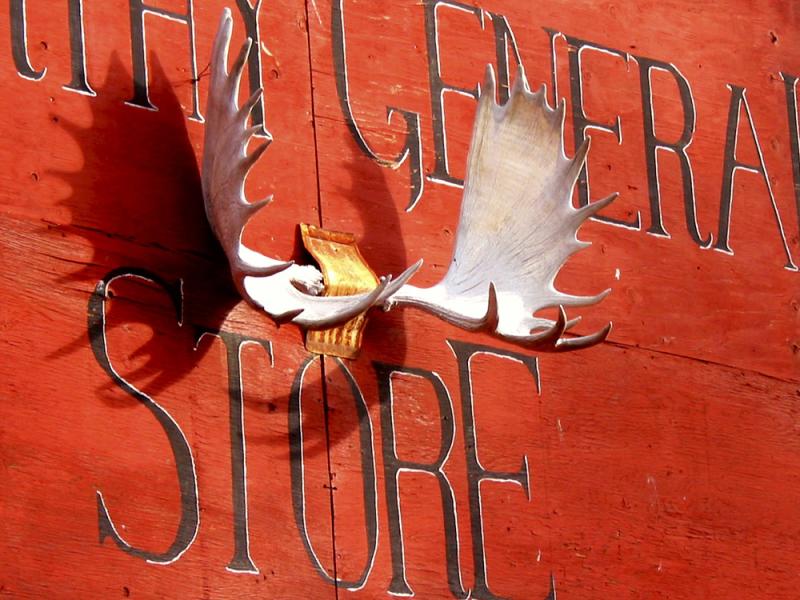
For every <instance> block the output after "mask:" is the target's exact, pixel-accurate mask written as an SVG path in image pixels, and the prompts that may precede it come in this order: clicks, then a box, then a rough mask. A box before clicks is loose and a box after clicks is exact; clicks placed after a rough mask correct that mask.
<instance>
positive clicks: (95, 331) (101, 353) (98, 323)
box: [88, 268, 200, 565]
mask: <svg viewBox="0 0 800 600" xmlns="http://www.w3.org/2000/svg"><path fill="white" fill-rule="evenodd" d="M124 277H133V278H137V279H141V280H144V281H147V282H150V283H154V284H156V285H158V286H159V287H161V288H162V289H163V290H164V291H165V292H167V293H168V294H169V297H170V299H171V300H172V302H173V305H174V307H175V312H176V313H177V317H178V323H179V324H180V323H181V322H182V320H183V297H182V292H181V287H180V285H178V286H171V285H170V284H168V283H167V282H165V281H164V280H163V279H161V278H160V277H158V276H157V275H154V274H152V273H149V272H147V271H140V270H137V269H126V268H122V269H116V270H114V271H111V272H110V273H109V274H108V275H106V276H105V277H104V278H103V279H102V280H101V281H99V282H98V283H97V286H96V287H95V290H94V293H93V294H92V295H91V297H90V298H89V310H88V321H89V322H88V325H89V341H90V343H91V346H92V352H93V353H94V357H95V360H97V362H98V364H99V365H100V366H101V367H102V368H103V370H104V371H105V372H106V373H107V374H108V375H109V377H111V379H113V380H114V383H116V384H117V385H118V386H119V387H120V389H122V390H123V391H125V392H126V393H127V394H130V395H131V396H133V397H134V398H135V399H136V400H138V401H139V402H141V403H142V405H143V406H144V407H145V408H147V409H148V410H149V411H150V412H151V413H152V414H153V416H154V417H155V418H156V420H157V421H158V423H159V425H161V427H162V428H163V429H164V433H165V434H166V436H167V439H168V440H169V444H170V447H171V448H172V454H173V456H174V458H175V468H176V469H177V472H178V485H179V486H180V494H181V518H180V522H179V523H178V531H177V532H176V533H175V539H174V540H173V542H172V544H170V546H169V548H167V549H166V550H165V551H164V552H160V553H159V552H151V551H149V550H142V549H140V548H134V547H133V546H131V545H130V544H128V543H127V542H126V541H125V540H124V539H122V536H120V535H119V533H118V532H117V529H116V527H114V523H113V522H112V521H111V517H110V516H109V514H108V509H107V508H106V503H105V501H104V500H103V494H102V493H101V492H100V491H99V490H98V491H97V516H98V520H99V528H100V543H101V544H102V543H103V541H105V539H106V538H107V537H110V538H111V539H113V540H114V542H115V543H116V544H117V546H118V547H119V548H120V549H121V550H122V551H123V552H127V553H128V554H130V555H132V556H136V557H137V558H142V559H144V560H146V561H147V562H150V563H155V564H161V565H166V564H169V563H172V562H174V561H176V560H178V559H179V558H180V557H181V555H182V554H183V553H184V552H186V550H188V549H189V546H191V545H192V542H194V539H195V536H197V530H198V529H199V527H200V507H199V504H198V497H197V472H196V470H195V466H194V457H193V456H192V449H191V448H190V446H189V442H188V440H187V439H186V436H185V435H184V433H183V431H181V428H180V426H179V425H178V423H177V422H176V421H175V419H173V418H172V416H171V415H170V414H169V413H168V412H167V411H166V410H165V409H164V408H162V407H161V406H160V405H159V404H158V403H156V402H155V401H154V400H153V399H152V398H151V397H150V396H148V395H147V394H145V393H144V392H142V391H140V390H138V389H137V388H136V387H134V386H133V385H132V384H130V383H128V382H127V381H126V380H125V379H123V378H122V376H120V375H119V373H117V372H116V370H115V369H114V366H113V365H112V364H111V359H110V358H109V356H108V346H107V344H106V300H107V299H108V297H109V296H108V288H109V286H110V285H111V284H112V283H113V282H114V280H116V279H121V278H124Z"/></svg>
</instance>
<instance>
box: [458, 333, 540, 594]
mask: <svg viewBox="0 0 800 600" xmlns="http://www.w3.org/2000/svg"><path fill="white" fill-rule="evenodd" d="M447 343H448V344H449V345H450V347H451V348H452V349H453V352H454V353H455V355H456V360H457V361H458V378H459V382H460V387H461V414H462V418H463V421H464V447H465V449H466V455H467V482H468V485H469V512H470V524H471V531H472V562H473V565H474V569H475V587H474V588H473V589H472V597H473V598H476V599H478V598H480V599H482V600H496V599H497V598H498V597H497V596H495V594H494V593H492V591H491V590H490V589H489V584H488V582H487V578H486V556H485V553H484V545H483V513H482V509H481V482H482V481H484V480H487V479H491V480H492V481H503V482H504V481H507V482H509V483H515V484H517V485H519V486H520V487H522V489H523V490H525V494H526V495H527V496H528V500H530V497H531V491H530V487H529V484H528V457H527V456H523V457H522V467H521V468H520V470H519V471H518V472H516V473H506V472H502V471H491V470H489V469H485V468H484V467H483V465H481V461H480V459H479V457H478V441H477V438H476V435H475V411H474V406H473V398H472V377H471V372H470V361H471V360H472V357H473V356H475V355H476V354H490V355H493V356H497V357H500V358H507V359H510V360H514V361H516V362H520V363H522V364H523V365H525V366H526V367H527V368H528V370H529V371H530V374H531V376H532V377H533V379H534V381H536V387H537V389H538V388H539V364H538V362H537V360H536V358H535V357H533V356H527V355H525V354H519V353H517V352H508V351H505V350H499V349H497V348H492V347H489V346H481V345H478V344H470V343H466V342H458V341H455V340H448V342H447Z"/></svg>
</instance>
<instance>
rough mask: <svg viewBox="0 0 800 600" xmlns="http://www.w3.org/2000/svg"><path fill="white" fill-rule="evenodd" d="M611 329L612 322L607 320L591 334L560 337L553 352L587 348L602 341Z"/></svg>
mask: <svg viewBox="0 0 800 600" xmlns="http://www.w3.org/2000/svg"><path fill="white" fill-rule="evenodd" d="M611 329H612V323H611V322H610V321H609V322H608V324H606V326H605V327H603V328H602V329H601V330H600V331H597V332H595V333H592V334H591V335H584V336H581V337H575V338H562V339H560V340H558V342H556V345H555V348H554V349H553V350H554V351H555V352H568V351H570V350H580V349H582V348H589V347H590V346H594V345H596V344H599V343H601V342H604V341H605V340H606V338H608V334H609V333H611Z"/></svg>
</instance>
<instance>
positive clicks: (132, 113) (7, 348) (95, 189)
mask: <svg viewBox="0 0 800 600" xmlns="http://www.w3.org/2000/svg"><path fill="white" fill-rule="evenodd" d="M15 4H17V5H19V3H11V5H12V8H13V6H14V5H15ZM84 4H85V6H84V7H83V8H84V9H85V10H84V12H83V14H82V16H83V25H84V34H85V36H84V37H85V40H84V41H85V48H84V49H85V58H86V72H87V77H88V82H89V84H90V85H91V88H92V90H93V92H94V94H95V95H88V94H86V93H84V94H78V93H74V91H73V90H67V89H64V88H63V87H62V86H64V84H67V83H68V82H70V77H71V76H72V75H73V74H74V72H73V68H74V66H75V65H74V64H73V63H72V62H71V60H70V57H71V55H70V49H71V46H70V41H72V42H73V44H74V43H75V39H74V38H73V39H72V40H70V33H71V30H70V28H69V22H68V19H67V16H68V12H67V9H68V6H67V3H66V2H64V3H37V2H28V3H27V6H25V3H22V5H23V8H25V9H26V10H27V13H26V15H25V16H26V21H25V22H26V25H27V41H28V54H29V60H30V62H31V63H32V64H33V65H35V66H36V68H37V69H38V68H39V67H42V68H43V67H45V66H46V67H47V72H46V73H45V74H44V75H43V77H42V78H41V80H39V81H32V80H30V79H25V78H23V77H20V76H19V75H18V74H17V72H16V70H17V64H16V63H15V62H14V60H13V57H12V54H11V53H10V50H9V51H6V52H3V53H1V54H2V59H0V60H2V75H0V77H2V82H3V86H4V93H3V94H2V95H0V106H1V107H2V111H3V114H4V115H6V116H5V120H4V123H5V128H4V131H5V132H6V134H7V135H6V137H5V138H4V139H5V141H4V142H3V143H0V156H2V158H3V160H4V161H5V162H6V163H7V164H8V165H9V168H8V169H6V170H5V171H4V173H3V175H2V176H1V178H2V182H3V185H2V186H0V188H1V189H2V191H0V262H1V263H2V270H3V273H4V274H5V277H4V278H3V283H2V292H1V293H2V296H3V298H4V301H3V306H2V309H0V312H1V313H2V315H1V318H0V322H1V323H2V326H1V327H0V329H2V333H3V335H2V342H0V344H1V345H2V348H3V354H4V356H5V357H6V358H5V359H4V360H3V361H2V366H0V389H2V391H1V392H0V395H2V397H3V399H4V402H3V403H2V408H0V414H1V415H2V416H1V417H0V418H2V422H3V427H2V434H0V440H1V441H0V446H1V447H2V468H0V481H1V482H2V489H3V490H4V491H3V493H1V494H0V498H1V499H0V522H2V525H0V537H2V541H0V560H2V562H3V564H4V565H6V568H5V569H4V570H3V574H2V576H0V592H1V593H0V595H3V596H6V595H7V596H10V597H15V598H40V597H75V596H80V597H117V596H120V597H128V596H132V597H145V598H147V597H150V598H156V597H184V598H211V597H228V596H251V595H256V594H258V595H265V596H267V597H292V596H294V595H296V594H297V593H299V592H298V590H303V591H302V594H306V593H308V594H310V595H311V596H313V597H315V598H316V597H318V598H326V597H334V596H335V590H334V589H333V588H331V587H330V586H328V585H326V584H325V582H324V581H323V580H322V579H321V578H320V577H319V575H318V574H317V573H316V570H315V569H316V567H315V566H314V565H313V564H312V563H311V562H310V561H309V558H308V554H307V551H306V549H305V546H304V543H303V540H304V537H307V539H309V540H311V542H312V543H313V546H314V548H315V549H316V552H317V553H318V554H319V556H320V558H321V560H322V561H323V563H324V564H326V565H327V564H331V560H330V559H331V544H330V538H331V527H332V523H331V513H330V492H329V490H328V485H329V483H328V479H329V478H328V468H327V456H326V452H325V433H324V422H323V412H322V391H321V388H320V382H319V368H318V366H316V365H314V364H312V365H310V366H309V367H308V368H307V370H306V371H305V373H304V376H305V377H304V382H305V393H304V396H303V401H304V402H303V405H302V411H303V412H302V415H300V413H298V410H299V409H298V410H294V413H292V406H293V405H292V394H291V392H292V385H293V383H294V381H295V379H296V378H297V377H298V374H299V372H300V367H301V366H302V365H303V363H304V361H305V360H306V359H307V353H306V352H305V351H304V350H303V346H302V336H301V334H300V332H299V331H297V330H296V329H292V328H285V329H282V330H280V332H279V331H278V330H277V329H276V327H275V326H274V325H273V324H272V323H271V322H270V321H269V320H268V319H267V318H265V317H264V316H263V315H259V314H258V313H257V312H256V311H254V310H253V309H251V308H249V307H247V306H245V305H244V303H243V302H241V300H240V299H238V298H237V296H236V292H235V290H234V289H233V286H232V285H231V283H230V278H229V275H228V272H227V266H226V264H225V259H224V256H222V254H221V252H220V250H219V248H218V247H217V245H216V243H215V242H214V240H213V238H212V236H211V234H210V231H209V228H208V225H207V224H206V223H205V215H204V211H203V208H202V196H201V193H200V183H199V173H198V168H197V157H196V155H199V153H200V150H201V142H202V135H203V126H202V123H200V122H199V121H198V120H192V119H191V118H190V117H191V116H192V113H193V110H194V106H193V102H194V99H193V95H194V91H195V87H194V85H193V77H195V75H194V74H193V73H192V68H191V53H190V42H189V31H190V29H189V25H188V21H184V20H181V19H182V17H181V15H182V14H185V13H186V10H187V6H190V5H187V3H186V2H177V1H170V2H159V3H158V4H152V5H151V4H148V5H147V7H149V8H147V10H148V11H149V12H147V14H146V16H145V17H142V18H143V19H144V23H145V36H146V50H147V52H150V53H152V54H148V55H147V56H148V62H147V64H148V67H149V101H150V102H151V103H152V105H153V106H154V107H157V108H158V110H157V111H154V110H145V109H144V108H143V107H142V106H131V105H130V103H133V104H135V103H136V102H135V100H136V96H135V95H134V79H135V77H134V74H132V72H133V71H134V70H135V67H134V63H135V61H134V60H133V59H132V56H133V55H135V54H136V52H137V51H138V49H137V46H136V45H137V44H143V43H144V41H143V40H144V38H138V37H137V33H136V32H135V31H134V30H132V29H131V25H130V23H131V18H130V14H131V10H132V9H133V8H135V6H136V2H132V3H128V2H124V1H112V2H104V3H100V4H97V3H84ZM195 4H196V6H194V9H195V11H194V16H193V19H192V20H191V23H192V25H193V26H194V35H195V40H194V42H195V44H196V50H195V59H196V63H197V74H196V77H197V78H198V81H199V84H198V87H197V93H198V96H199V100H200V102H199V107H200V110H201V111H202V106H203V104H204V98H205V92H206V84H207V77H206V76H207V73H208V70H207V62H208V56H209V53H210V45H211V41H212V39H213V35H214V33H215V30H216V26H217V23H218V20H219V16H220V14H221V11H222V8H223V6H224V5H225V3H223V2H210V3H195ZM69 5H70V6H71V7H72V8H73V9H74V8H76V7H78V6H79V5H80V3H75V2H70V3H69ZM242 5H244V3H242ZM6 6H7V7H8V6H9V5H6ZM140 8H143V9H144V8H146V7H140ZM158 11H172V13H173V14H172V15H165V14H164V13H159V12H158ZM73 16H74V15H73ZM78 16H80V15H78ZM234 19H235V29H236V30H235V33H234V42H233V43H234V45H235V46H238V44H240V43H241V41H242V40H243V39H244V30H245V22H244V19H243V17H242V16H241V13H240V12H237V9H236V7H234ZM259 23H260V28H261V30H262V31H265V32H267V31H268V32H269V37H268V38H267V37H265V38H264V39H263V40H262V41H263V46H261V48H260V57H261V60H262V67H261V75H262V77H263V84H264V86H265V88H266V98H267V100H266V103H267V126H268V128H269V130H270V131H271V132H272V134H273V135H274V136H275V139H276V141H275V142H274V144H273V145H272V148H271V150H270V152H269V153H267V155H266V156H265V157H264V159H263V160H262V161H261V162H260V163H259V165H258V166H257V167H256V169H255V170H254V173H253V176H252V177H251V179H250V180H249V182H248V194H249V195H251V197H252V198H253V199H257V198H259V197H263V196H265V195H268V194H269V193H271V192H273V191H279V193H278V195H277V198H276V206H280V207H281V209H280V210H276V211H275V213H274V214H272V213H271V214H270V215H269V216H267V215H263V216H259V217H258V219H257V220H256V221H255V222H254V223H252V224H251V226H250V227H249V228H248V231H247V234H246V241H247V242H248V243H249V244H250V245H252V246H253V247H255V248H258V249H259V250H261V251H265V252H271V253H274V254H275V255H279V256H283V257H285V258H289V257H291V256H292V255H293V254H295V252H299V248H300V247H299V245H298V244H297V239H296V237H295V236H296V225H297V223H298V222H300V221H301V220H306V221H308V220H311V221H314V222H316V221H317V219H318V217H317V197H316V183H315V182H316V174H315V168H314V140H313V133H312V128H311V120H310V115H311V109H310V104H311V99H310V84H309V76H308V70H309V61H308V53H307V38H306V31H305V26H304V10H303V7H302V6H299V7H298V6H288V5H287V6H284V7H277V8H274V9H271V10H270V11H262V12H261V13H260V17H259ZM17 25H19V24H17ZM9 27H10V15H9V13H8V8H7V9H6V11H5V12H4V18H3V19H0V29H2V35H3V36H4V37H5V39H7V40H8V39H11V37H12V35H15V34H19V27H17V28H16V29H14V30H12V29H9ZM73 33H74V32H73ZM72 48H73V49H74V46H72ZM141 50H142V51H143V52H144V48H141ZM234 51H235V50H234ZM136 79H137V80H138V81H139V83H140V84H141V83H142V82H143V79H142V78H140V77H138V76H137V77H136ZM246 93H247V91H246V90H244V91H243V94H246ZM126 101H127V102H129V104H126ZM280 107H285V108H283V109H281V108H280ZM287 232H291V233H288V234H287ZM136 275H138V276H139V277H136ZM104 278H105V279H106V280H108V281H109V282H110V283H109V299H108V300H107V302H106V304H105V307H106V312H107V330H108V335H107V348H108V361H109V362H108V364H106V366H105V370H104V368H103V365H102V364H101V362H99V360H100V359H99V358H98V356H102V354H100V355H98V354H97V353H98V352H101V350H102V344H101V343H99V342H98V340H100V339H101V336H100V337H99V334H98V329H97V324H98V319H99V315H100V314H101V312H98V310H99V309H98V306H103V303H102V302H100V296H98V295H97V293H96V292H95V293H94V294H93V292H94V291H95V286H96V285H97V284H98V282H100V281H101V280H103V279H104ZM146 280H151V281H149V283H148V281H146ZM178 280H182V281H183V287H182V288H181V287H180V286H179V285H178V284H177V282H178ZM110 294H114V297H113V298H111V297H110ZM173 301H174V302H179V301H182V305H183V324H182V326H179V325H178V315H177V313H176V306H174V305H173ZM98 302H99V304H98ZM87 311H88V318H89V330H87ZM203 332H206V333H205V335H202V334H203ZM201 336H202V339H201ZM237 336H243V337H237ZM92 342H93V343H94V346H92ZM239 344H242V348H241V352H240V353H239V352H237V346H238V345H239ZM195 346H197V348H196V349H195ZM237 362H238V365H239V367H240V369H237V368H236V367H237ZM110 369H113V372H112V371H111V370H110ZM239 370H240V371H241V374H240V375H239V374H238V371H239ZM115 376H118V377H119V378H120V380H119V381H118V382H117V383H115V381H114V377H115ZM122 380H124V381H126V382H129V383H130V385H132V386H135V387H136V388H137V389H140V390H141V391H142V393H143V394H147V395H148V396H149V397H150V398H151V399H152V400H153V402H157V403H158V404H159V406H161V407H163V410H165V411H167V412H168V414H169V417H167V416H166V413H160V412H159V410H158V409H156V408H153V405H152V403H150V402H149V401H148V400H147V399H146V398H145V397H143V396H140V397H138V399H137V398H136V397H133V396H132V395H131V394H132V393H134V392H131V391H130V390H129V393H126V392H125V391H124V390H123V389H122V388H123V387H124V386H125V385H126V384H125V383H123V381H122ZM239 389H243V392H242V394H243V395H242V397H241V399H239V396H238V394H237V390H239ZM148 406H150V409H148ZM240 406H241V410H240V411H239V410H238V408H239V407H240ZM239 414H241V416H242V420H241V422H240V421H239V420H238V418H237V417H238V415H239ZM292 414H293V415H294V416H293V418H295V421H296V419H297V417H299V416H302V418H303V421H302V435H303V436H304V440H305V452H304V453H303V454H302V457H303V461H302V469H300V465H301V463H300V461H299V457H300V456H301V454H300V453H299V448H300V446H299V435H300V430H299V429H298V425H297V423H296V422H293V421H292V418H290V417H291V415H292ZM159 416H160V417H161V418H162V420H161V421H159V420H158V417H159ZM154 417H156V418H154ZM173 420H174V421H173ZM241 423H243V432H242V435H241V436H240V435H239V429H238V428H240V427H241ZM292 448H294V452H293V451H292ZM320 449H321V450H322V452H320ZM290 457H293V460H290ZM297 473H300V475H301V477H298V476H297ZM176 474H177V477H176ZM302 482H304V485H305V490H304V492H305V493H304V494H302V495H298V493H299V491H300V489H301V488H300V486H301V483H302ZM195 485H196V493H195V491H194V490H195ZM293 489H294V490H296V492H293ZM98 494H102V499H103V503H104V504H103V506H104V507H105V508H104V509H103V510H105V511H107V515H108V517H107V519H105V518H104V517H103V510H101V508H102V507H101V506H99V505H98V498H99V496H98ZM295 497H297V498H298V499H299V500H298V502H293V499H294V498H295ZM295 504H297V506H300V507H301V508H302V507H305V511H306V512H305V514H307V515H308V519H307V523H305V536H301V535H300V533H299V530H298V525H297V519H296V517H297V515H299V514H301V511H299V510H298V509H297V507H296V506H295ZM198 518H199V524H197V522H196V519H198ZM104 519H105V520H104ZM109 523H110V524H112V525H113V526H114V527H115V528H116V534H115V533H114V531H113V530H110V529H109ZM115 535H117V536H119V540H124V541H125V543H128V544H129V545H130V547H127V548H123V547H120V545H119V544H117V543H115V539H114V538H115ZM98 538H100V539H98ZM120 544H122V542H120ZM122 545H123V546H124V544H122ZM148 561H150V562H148ZM154 563H168V564H154ZM251 571H255V572H251Z"/></svg>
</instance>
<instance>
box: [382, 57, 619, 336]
mask: <svg viewBox="0 0 800 600" xmlns="http://www.w3.org/2000/svg"><path fill="white" fill-rule="evenodd" d="M564 110H565V103H564V101H563V100H562V101H561V103H560V104H559V106H558V108H557V109H552V108H550V106H549V105H548V103H547V99H546V94H545V87H544V86H542V87H541V89H539V91H537V92H536V93H531V92H530V90H529V89H528V83H527V80H526V78H525V72H524V70H523V69H522V67H521V66H520V68H519V72H518V74H517V79H516V82H515V85H514V88H513V90H512V92H511V96H510V98H509V100H508V102H506V104H504V105H503V106H498V104H497V103H496V101H495V77H494V70H493V69H492V68H491V65H490V66H488V67H487V70H486V83H485V84H484V86H483V90H482V93H481V96H480V100H479V103H478V110H477V114H476V116H475V125H474V128H473V131H472V143H471V146H470V150H469V157H468V159H467V177H466V182H465V185H464V195H463V200H462V204H461V216H460V219H459V223H458V230H457V233H456V244H455V250H454V252H453V260H452V263H451V264H450V268H449V269H448V271H447V273H446V274H445V276H444V278H443V279H442V281H440V282H439V283H437V284H436V285H434V286H433V287H429V288H418V287H415V286H412V285H406V286H403V288H401V289H400V290H399V291H398V292H397V293H396V294H394V295H393V296H391V298H389V299H388V301H387V302H386V303H385V305H386V306H385V307H386V308H387V310H388V309H389V308H391V307H392V306H403V305H407V306H414V307H417V308H421V309H423V310H426V311H428V312H431V313H433V314H434V315H436V316H437V317H439V318H441V319H444V320H446V321H448V322H450V323H452V324H454V325H457V326H458V327H462V328H464V329H470V330H485V331H488V332H490V333H492V334H494V335H496V336H498V337H500V338H503V339H506V340H509V341H511V342H514V343H516V344H519V345H522V346H525V347H529V348H535V349H537V350H550V351H563V350H574V349H578V348H586V347H588V346H592V345H594V344H597V343H599V342H602V341H603V340H605V339H606V337H608V334H609V332H610V331H611V323H608V324H607V325H606V326H605V327H604V328H603V329H601V330H600V331H598V332H596V333H593V334H591V335H586V336H583V337H574V338H564V337H562V335H563V334H564V332H565V331H567V330H568V329H569V328H570V327H572V326H573V325H575V323H577V322H578V321H579V320H580V317H578V318H577V319H573V320H567V316H566V312H565V311H564V307H565V306H587V305H589V304H594V303H596V302H599V301H600V300H602V299H603V298H605V296H606V295H607V294H608V293H609V292H610V291H611V290H605V291H604V292H602V293H600V294H597V295H596V296H571V295H568V294H564V293H561V292H559V291H558V290H556V288H555V286H554V281H555V278H556V275H557V274H558V271H559V270H560V269H561V267H562V266H563V265H564V263H565V262H566V260H567V259H568V258H569V257H570V256H571V255H572V254H574V253H575V252H577V251H578V250H581V249H582V248H585V247H586V246H589V245H590V244H589V243H588V242H582V241H580V240H578V238H577V235H576V234H577V231H578V228H579V227H580V226H581V224H583V222H584V221H585V220H586V219H588V218H589V217H590V216H591V215H593V214H594V213H596V212H597V211H598V210H600V209H601V208H603V207H604V206H607V205H608V204H609V203H611V202H612V201H613V200H614V198H616V196H617V194H612V195H611V196H609V197H607V198H605V199H603V200H600V201H598V202H595V203H593V204H590V205H589V206H585V207H582V208H579V209H575V208H573V207H572V202H571V198H572V190H573V188H574V186H575V181H576V179H577V177H578V174H579V173H580V171H581V169H582V168H583V165H584V162H585V161H586V154H587V152H588V151H589V140H588V139H587V140H586V141H585V142H584V143H583V144H582V145H581V147H580V148H578V151H577V152H576V154H575V157H574V158H572V159H568V158H567V156H566V155H565V154H564V145H563V139H564V134H563V132H564ZM556 306H557V307H558V310H559V316H558V319H557V320H556V321H552V320H550V319H544V318H540V317H536V316H535V313H536V312H538V311H539V310H541V309H543V308H548V307H556Z"/></svg>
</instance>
